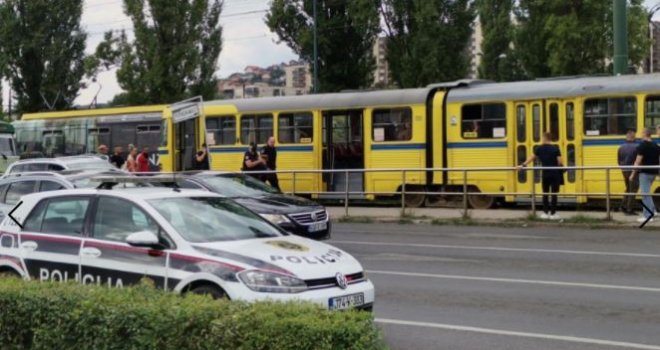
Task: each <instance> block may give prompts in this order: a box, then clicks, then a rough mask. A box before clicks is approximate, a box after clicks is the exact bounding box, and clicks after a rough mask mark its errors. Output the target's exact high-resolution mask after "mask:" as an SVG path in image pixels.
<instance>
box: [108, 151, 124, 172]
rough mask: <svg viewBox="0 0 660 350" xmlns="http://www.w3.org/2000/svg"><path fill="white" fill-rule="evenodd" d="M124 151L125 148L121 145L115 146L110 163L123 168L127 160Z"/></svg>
mask: <svg viewBox="0 0 660 350" xmlns="http://www.w3.org/2000/svg"><path fill="white" fill-rule="evenodd" d="M122 153H124V150H123V149H122V148H121V146H117V147H115V152H114V153H113V154H112V155H111V156H110V164H112V165H114V166H116V167H117V169H123V166H124V163H125V162H126V161H125V160H124V156H122Z"/></svg>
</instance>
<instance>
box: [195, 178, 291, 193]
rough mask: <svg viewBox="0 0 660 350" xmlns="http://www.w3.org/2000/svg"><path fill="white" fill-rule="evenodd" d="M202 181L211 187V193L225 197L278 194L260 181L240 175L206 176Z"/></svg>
mask: <svg viewBox="0 0 660 350" xmlns="http://www.w3.org/2000/svg"><path fill="white" fill-rule="evenodd" d="M204 181H206V183H208V184H209V185H210V186H211V188H212V189H213V192H216V193H220V194H221V195H224V196H227V197H254V196H263V195H264V194H268V193H278V192H277V190H276V189H274V188H273V187H270V186H268V185H266V184H265V183H263V182H262V181H259V180H257V179H255V178H253V177H252V176H247V175H241V174H223V175H216V176H207V177H204Z"/></svg>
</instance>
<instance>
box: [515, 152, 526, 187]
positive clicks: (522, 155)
mask: <svg viewBox="0 0 660 350" xmlns="http://www.w3.org/2000/svg"><path fill="white" fill-rule="evenodd" d="M516 154H517V155H518V159H517V161H516V164H522V163H524V162H525V161H526V160H527V146H525V145H519V146H518V149H517V152H516ZM517 173H518V182H519V183H521V184H524V183H525V182H527V171H526V170H523V171H517Z"/></svg>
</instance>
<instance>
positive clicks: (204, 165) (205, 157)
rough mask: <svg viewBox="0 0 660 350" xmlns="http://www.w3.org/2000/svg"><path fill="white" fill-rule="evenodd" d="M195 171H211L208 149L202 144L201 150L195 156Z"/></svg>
mask: <svg viewBox="0 0 660 350" xmlns="http://www.w3.org/2000/svg"><path fill="white" fill-rule="evenodd" d="M195 170H211V167H210V161H209V149H208V147H206V144H205V143H204V144H202V149H201V150H200V151H198V152H197V154H195Z"/></svg>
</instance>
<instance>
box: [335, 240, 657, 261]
mask: <svg viewBox="0 0 660 350" xmlns="http://www.w3.org/2000/svg"><path fill="white" fill-rule="evenodd" d="M328 243H331V244H335V243H336V244H355V245H371V246H387V247H411V248H437V249H461V250H489V251H501V252H527V253H551V254H571V255H599V256H622V257H629V258H660V254H647V253H625V252H599V251H593V250H561V249H534V248H510V247H483V246H465V245H444V244H415V243H384V242H364V241H334V240H333V241H329V242H328Z"/></svg>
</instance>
